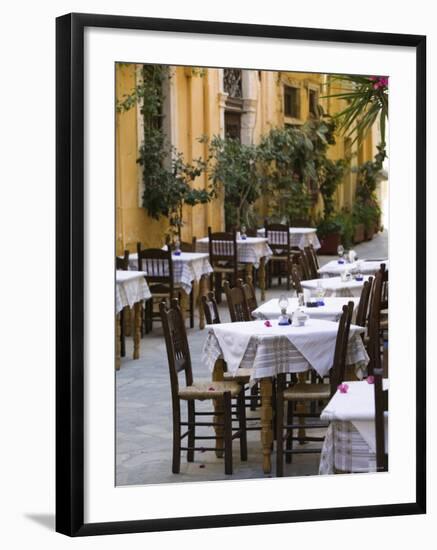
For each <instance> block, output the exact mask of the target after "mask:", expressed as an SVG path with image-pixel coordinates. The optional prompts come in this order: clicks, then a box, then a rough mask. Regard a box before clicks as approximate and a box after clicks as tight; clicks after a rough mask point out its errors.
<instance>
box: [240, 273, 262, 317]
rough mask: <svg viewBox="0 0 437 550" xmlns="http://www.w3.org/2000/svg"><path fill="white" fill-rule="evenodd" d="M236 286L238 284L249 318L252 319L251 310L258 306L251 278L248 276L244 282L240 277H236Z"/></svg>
mask: <svg viewBox="0 0 437 550" xmlns="http://www.w3.org/2000/svg"><path fill="white" fill-rule="evenodd" d="M237 286H239V287H240V288H241V289H242V291H243V298H244V301H245V302H246V309H247V310H248V311H249V314H250V320H251V321H252V311H254V310H255V309H256V308H257V307H258V301H257V299H256V292H255V287H254V286H253V283H252V280H251V279H250V278H248V280H247V281H246V282H244V281H243V280H242V279H238V281H237Z"/></svg>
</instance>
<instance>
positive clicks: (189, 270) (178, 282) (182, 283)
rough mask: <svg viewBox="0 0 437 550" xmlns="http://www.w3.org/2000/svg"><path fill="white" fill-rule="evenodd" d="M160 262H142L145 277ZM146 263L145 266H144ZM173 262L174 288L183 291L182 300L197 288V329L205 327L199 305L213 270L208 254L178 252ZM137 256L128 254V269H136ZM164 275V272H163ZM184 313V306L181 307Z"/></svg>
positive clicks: (201, 309)
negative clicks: (176, 287)
mask: <svg viewBox="0 0 437 550" xmlns="http://www.w3.org/2000/svg"><path fill="white" fill-rule="evenodd" d="M157 261H160V260H151V261H150V262H147V261H146V260H143V262H142V269H143V270H144V271H145V272H146V274H147V275H153V268H154V265H156V262H157ZM146 262H147V265H145V264H146ZM172 262H173V280H174V284H175V286H179V287H180V288H181V289H182V291H183V293H184V294H183V298H184V300H186V297H187V296H188V295H189V294H190V293H191V292H194V291H195V289H194V288H193V286H194V287H197V295H198V310H199V328H200V329H203V328H204V327H205V314H204V311H203V308H202V305H201V296H202V295H204V294H206V293H207V292H208V276H209V275H210V274H211V273H212V271H213V269H212V267H211V264H210V263H209V254H208V253H204V252H179V253H175V252H173V253H172ZM138 267H139V266H138V254H137V253H136V252H135V253H131V254H129V269H130V270H137V269H138ZM161 273H162V270H161ZM163 273H164V275H165V270H164V272H163ZM182 309H183V311H185V304H183V305H182Z"/></svg>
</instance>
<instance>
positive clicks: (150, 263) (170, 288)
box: [137, 243, 174, 298]
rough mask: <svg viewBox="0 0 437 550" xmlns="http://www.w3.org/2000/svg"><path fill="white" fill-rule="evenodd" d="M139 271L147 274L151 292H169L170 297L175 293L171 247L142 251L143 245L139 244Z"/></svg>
mask: <svg viewBox="0 0 437 550" xmlns="http://www.w3.org/2000/svg"><path fill="white" fill-rule="evenodd" d="M137 253H138V270H139V271H145V272H146V273H147V276H146V279H147V282H148V283H149V286H150V291H151V292H169V293H170V297H171V298H172V297H173V293H174V279H173V260H172V256H171V250H170V247H169V246H167V250H163V249H162V248H146V249H144V250H142V249H141V243H137Z"/></svg>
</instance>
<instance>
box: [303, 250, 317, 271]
mask: <svg viewBox="0 0 437 550" xmlns="http://www.w3.org/2000/svg"><path fill="white" fill-rule="evenodd" d="M304 254H305V257H306V260H307V264H308V268H309V272H310V276H311V279H318V277H319V273H318V269H319V260H318V259H317V254H316V251H315V250H314V247H313V245H312V244H310V245H309V246H306V247H305V248H304Z"/></svg>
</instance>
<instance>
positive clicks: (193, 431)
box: [187, 401, 196, 462]
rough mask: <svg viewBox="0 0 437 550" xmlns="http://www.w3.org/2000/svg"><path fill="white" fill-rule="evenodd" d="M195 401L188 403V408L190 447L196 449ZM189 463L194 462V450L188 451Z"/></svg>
mask: <svg viewBox="0 0 437 550" xmlns="http://www.w3.org/2000/svg"><path fill="white" fill-rule="evenodd" d="M194 405H195V404H194V401H187V406H188V422H189V424H190V425H189V426H188V447H195V444H196V426H195V425H194V423H195V421H196V415H195V412H194ZM187 462H194V450H191V451H187Z"/></svg>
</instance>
